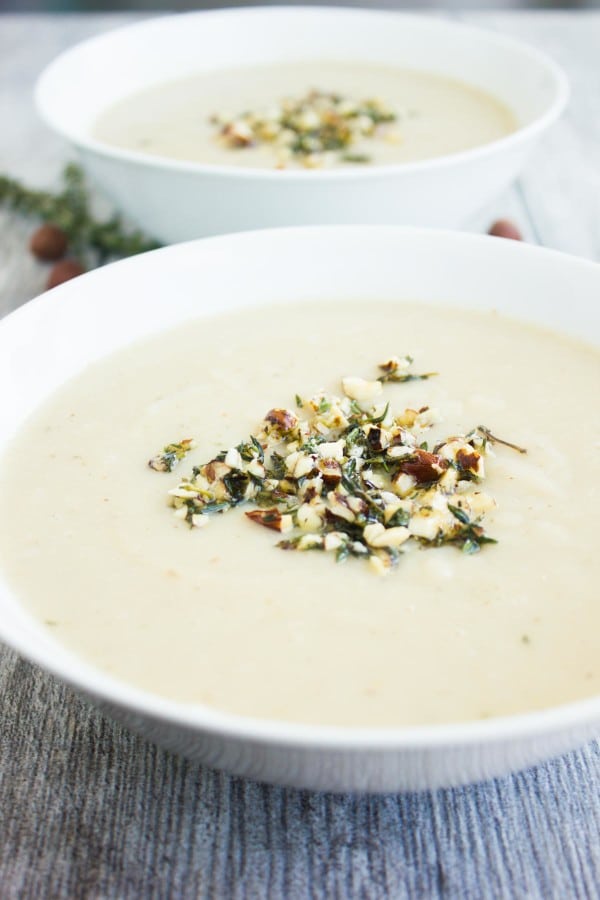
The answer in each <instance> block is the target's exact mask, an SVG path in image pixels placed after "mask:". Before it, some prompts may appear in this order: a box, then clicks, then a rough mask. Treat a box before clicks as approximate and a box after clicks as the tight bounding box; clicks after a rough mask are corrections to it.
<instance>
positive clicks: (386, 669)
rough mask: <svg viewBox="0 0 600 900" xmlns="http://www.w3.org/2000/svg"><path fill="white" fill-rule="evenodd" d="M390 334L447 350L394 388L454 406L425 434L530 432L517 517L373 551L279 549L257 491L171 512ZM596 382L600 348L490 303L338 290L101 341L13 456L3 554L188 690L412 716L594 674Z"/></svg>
mask: <svg viewBox="0 0 600 900" xmlns="http://www.w3.org/2000/svg"><path fill="white" fill-rule="evenodd" d="M394 353H396V354H404V353H410V354H412V356H413V357H414V365H413V369H414V371H415V372H417V371H418V372H421V373H429V372H436V373H438V374H437V375H435V376H432V377H430V378H428V379H427V380H423V381H414V382H413V381H410V382H408V383H398V384H386V385H384V386H383V389H382V393H381V394H380V396H379V400H382V401H385V402H389V403H390V404H391V405H392V406H393V407H394V409H396V410H404V409H406V408H410V409H414V410H416V411H418V410H422V409H423V408H424V407H425V406H428V407H429V409H430V410H433V409H435V410H437V413H436V416H435V417H433V418H432V421H434V422H435V424H433V426H432V427H431V428H429V429H428V430H427V429H426V435H425V436H426V439H427V441H428V446H429V448H430V449H431V447H434V446H435V445H436V442H437V441H438V440H440V438H442V439H443V438H444V437H445V436H448V435H459V434H460V435H464V434H466V433H467V432H469V431H470V430H471V429H472V428H474V427H475V426H478V425H485V426H487V427H488V428H489V429H491V430H492V431H493V432H494V433H495V434H496V435H498V436H500V437H502V438H503V439H505V440H507V441H510V442H514V443H515V444H518V445H520V446H522V447H523V448H526V449H527V453H526V454H523V453H519V452H517V451H516V450H514V449H512V448H510V447H507V446H505V445H502V444H494V445H493V447H492V449H493V455H492V454H491V453H490V455H489V456H488V457H487V458H486V463H485V464H486V477H485V480H484V482H483V485H482V486H483V488H484V489H485V491H486V492H488V493H489V494H490V495H491V496H493V498H494V499H495V501H496V503H497V507H495V508H494V509H492V510H491V511H490V512H488V514H487V515H486V517H485V529H486V533H487V534H489V535H490V536H492V537H493V538H495V539H496V540H497V541H498V543H496V544H489V545H485V546H482V548H481V550H480V552H478V553H473V554H469V553H465V552H461V551H460V550H459V549H457V547H456V546H450V545H448V546H442V547H438V548H428V549H424V548H420V547H419V545H418V544H416V543H414V544H413V543H410V544H406V545H405V548H403V547H401V548H400V551H401V552H400V555H399V560H398V564H397V566H396V568H395V569H393V570H392V571H391V572H390V573H389V574H388V575H387V576H385V577H380V576H379V575H378V574H376V573H375V572H374V571H373V569H372V567H371V566H370V565H369V564H368V563H366V562H364V561H363V560H362V559H354V558H349V559H346V560H345V561H343V562H339V563H336V562H335V560H334V557H333V555H332V554H329V553H324V552H323V553H319V552H310V553H300V552H286V551H283V550H281V549H279V548H278V547H277V546H276V545H277V543H278V541H279V540H280V538H281V535H278V534H276V533H275V532H274V531H272V530H270V529H268V528H261V527H259V526H257V524H256V523H255V522H253V521H251V520H250V519H249V518H248V517H247V516H246V515H244V509H245V507H244V506H240V507H237V508H234V509H231V510H229V511H228V512H226V513H224V514H218V513H217V514H214V515H212V516H211V521H210V524H209V525H208V526H207V527H203V528H195V527H190V526H189V525H188V524H187V523H186V522H185V521H182V520H181V519H180V518H178V517H177V515H175V514H174V509H173V507H172V506H169V499H170V497H169V494H168V492H169V491H170V490H172V489H174V488H175V487H176V486H177V485H178V483H179V482H180V481H181V479H182V477H184V476H186V475H188V474H189V473H190V471H191V469H192V466H194V465H197V466H199V465H201V464H202V463H203V462H206V461H208V460H210V459H211V458H212V457H213V456H214V455H215V454H216V453H217V452H218V451H220V450H222V449H227V448H231V447H233V446H234V445H237V444H238V443H239V442H240V441H241V440H246V439H247V438H248V435H249V434H250V433H253V432H254V433H256V430H257V427H258V423H259V422H260V421H261V420H262V419H263V417H264V415H265V413H266V412H267V410H270V409H271V408H273V407H286V406H289V407H290V408H291V409H294V408H295V400H294V398H295V395H296V394H300V397H310V396H312V395H313V394H315V392H318V391H319V389H325V390H326V391H327V392H333V393H337V394H339V393H340V391H341V387H340V376H347V375H352V376H358V377H362V378H366V379H368V378H372V377H373V375H374V374H375V373H376V372H377V368H376V363H378V362H380V361H381V360H383V359H387V358H388V357H389V356H390V355H391V354H394ZM599 384H600V358H599V354H598V352H597V351H596V350H594V349H592V348H590V347H587V346H585V345H583V344H580V343H577V342H575V341H572V340H570V339H565V338H563V337H560V336H558V335H555V334H552V333H550V332H546V331H543V330H541V329H537V328H535V327H529V326H523V325H520V324H517V323H515V322H513V321H510V320H506V319H504V318H503V317H501V316H499V315H498V314H495V313H486V314H478V313H468V312H461V311H458V310H451V309H450V310H449V309H443V308H439V309H437V308H433V307H427V306H424V305H416V304H393V305H392V304H383V303H377V302H372V303H369V304H355V303H348V304H344V305H340V304H335V303H322V304H318V305H307V304H299V305H291V306H287V307H278V308H263V309H255V310H253V311H248V312H238V313H233V314H228V315H226V316H222V317H215V318H213V319H201V320H197V321H193V322H190V323H189V324H186V325H185V326H183V327H179V328H177V329H176V330H173V331H170V332H168V333H164V334H162V335H160V336H159V337H156V338H153V339H151V340H148V341H147V342H143V343H139V344H136V345H135V346H132V347H130V348H128V349H126V350H123V351H119V352H118V353H116V354H114V355H113V356H111V357H109V358H106V359H105V360H102V361H101V362H99V363H97V364H94V365H92V366H90V367H89V368H88V369H87V370H86V371H85V372H83V373H82V374H81V375H79V376H78V377H77V378H75V379H74V380H73V381H71V382H70V383H68V384H66V385H65V386H64V387H63V388H62V389H60V390H59V391H58V392H57V393H56V395H55V396H53V397H52V398H51V399H50V400H49V401H47V402H46V403H45V404H44V405H43V407H42V408H41V409H40V410H39V411H38V412H37V413H36V414H35V415H34V417H33V418H32V419H31V420H30V421H29V422H28V424H27V425H26V426H25V427H24V428H23V429H22V430H21V432H20V433H19V434H18V436H17V437H16V439H15V440H14V442H13V443H12V445H11V446H10V448H9V450H8V452H7V453H6V454H5V456H4V458H3V460H2V473H3V478H2V482H1V484H0V531H1V533H2V535H3V539H2V544H1V548H0V554H1V562H2V567H3V569H4V571H5V572H6V574H7V577H8V579H9V581H10V582H12V584H13V585H14V588H15V589H16V590H17V591H18V594H19V596H20V597H21V598H22V599H23V602H24V603H25V604H27V606H28V607H29V608H30V609H31V610H32V611H33V612H34V613H35V615H36V616H37V617H38V618H39V619H40V620H41V621H42V622H43V623H45V627H46V628H47V629H48V631H49V632H51V633H52V635H54V636H55V637H56V639H57V640H59V641H61V642H64V644H66V645H68V646H69V647H70V648H72V649H73V650H74V651H76V652H77V653H79V654H81V656H82V657H85V658H86V659H87V660H89V661H90V662H91V663H94V664H95V665H96V666H98V667H99V668H100V669H102V670H104V671H106V672H108V673H110V674H111V675H113V676H116V677H118V678H120V679H124V680H126V681H128V682H131V683H133V684H135V685H138V686H139V687H141V688H145V689H147V690H149V691H153V692H156V693H157V694H161V695H166V696H168V697H170V698H174V699H177V700H179V701H184V702H188V703H198V704H208V705H210V706H214V707H216V708H218V709H220V710H227V711H230V712H234V713H241V714H243V715H249V716H260V717H269V718H275V719H285V720H291V721H297V722H310V723H324V724H332V725H334V724H335V725H353V726H357V725H359V726H394V725H411V724H412V725H414V724H424V723H440V722H454V721H462V720H472V719H481V718H486V717H489V716H498V715H505V714H513V713H520V712H524V711H526V710H534V709H541V708H544V707H548V706H550V705H554V704H560V703H565V702H567V701H572V700H576V699H579V698H583V697H587V696H590V695H593V694H595V693H598V692H599V691H600V663H599V659H600V598H599V597H598V583H599V580H600V554H598V552H597V549H596V546H595V535H596V533H597V532H598V528H599V527H600V489H599V487H598V485H599V483H600V479H599V477H598V476H599V471H598V448H599V445H600V417H599V416H598V391H597V389H598V385H599ZM299 399H300V398H299ZM300 402H303V401H302V400H301V399H300ZM298 414H299V415H301V414H302V410H299V411H298ZM182 438H194V439H195V441H196V446H195V447H194V449H192V450H191V451H190V452H189V453H188V454H187V455H186V457H185V458H184V459H182V460H181V462H179V464H178V466H177V468H176V469H175V470H174V471H171V472H169V471H164V472H160V471H154V470H152V469H151V468H150V467H149V466H148V459H149V458H150V457H152V456H153V454H154V453H156V451H158V450H160V449H161V448H162V447H164V446H165V445H166V444H168V443H169V442H171V441H180V440H181V439H182ZM171 500H172V498H171Z"/></svg>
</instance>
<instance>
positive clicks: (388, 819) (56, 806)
mask: <svg viewBox="0 0 600 900" xmlns="http://www.w3.org/2000/svg"><path fill="white" fill-rule="evenodd" d="M468 18H470V19H473V20H477V22H478V23H480V24H485V25H488V26H491V27H497V28H499V29H501V30H504V31H507V32H509V33H513V34H515V35H517V36H521V37H523V38H526V39H527V40H529V41H531V42H533V43H537V44H538V45H540V46H541V47H543V48H545V49H547V50H548V51H550V52H552V53H553V54H554V55H555V56H556V57H557V58H558V59H559V61H561V62H562V64H563V65H564V66H565V68H566V69H567V70H568V72H569V74H570V77H571V79H572V83H573V89H574V95H573V100H572V103H571V107H570V110H569V114H568V116H567V117H566V118H565V120H564V121H563V122H562V123H560V124H559V125H557V126H556V128H555V129H554V131H553V133H552V134H551V135H549V136H548V138H547V139H546V140H545V141H544V145H543V147H542V148H541V150H540V152H539V153H538V154H537V155H536V158H535V160H533V161H532V164H531V165H530V167H529V168H528V170H527V172H526V174H525V176H524V177H523V178H522V179H521V181H520V183H519V184H518V185H517V186H516V187H515V188H513V189H512V190H511V191H509V192H507V193H506V194H505V195H504V196H503V197H501V198H499V199H498V200H497V201H495V202H494V203H493V204H491V205H490V206H488V207H487V208H486V209H485V210H483V211H482V212H481V213H480V215H479V216H478V217H476V219H475V220H473V222H472V223H470V227H471V228H472V229H473V230H483V229H485V228H486V227H487V226H488V225H489V223H490V222H491V221H492V220H493V219H494V218H496V217H497V216H500V215H503V216H512V217H513V218H515V220H516V221H517V222H518V223H519V224H520V226H521V228H522V229H523V230H524V233H525V235H526V237H527V238H528V239H529V240H538V241H540V242H542V243H545V244H548V245H550V246H554V247H557V248H559V249H563V250H568V251H570V252H574V253H579V254H581V255H585V256H588V257H591V258H596V259H597V258H600V191H599V190H598V187H599V186H600V175H599V172H600V169H599V162H598V159H599V152H598V151H599V150H600V115H599V113H600V109H599V104H600V91H599V90H598V88H599V86H600V85H599V77H600V76H599V72H600V69H599V67H598V54H599V51H600V16H598V15H591V14H586V15H585V16H584V15H565V14H560V15H559V14H556V15H555V14H522V15H519V14H486V15H483V14H481V15H475V14H470V15H469V16H468ZM124 19H125V17H121V16H104V15H103V16H64V17H44V16H34V17H19V16H11V17H4V18H2V17H0V122H2V123H3V125H4V127H3V128H2V131H1V136H0V170H2V171H5V170H8V171H11V172H13V173H14V174H15V175H18V176H21V177H24V178H27V179H28V180H30V181H32V182H34V183H38V184H40V185H41V184H49V183H51V181H52V180H53V179H55V178H56V177H57V175H58V172H59V170H60V167H61V166H62V163H63V161H64V159H65V158H66V150H65V148H64V147H63V146H62V145H61V142H60V141H59V140H58V139H56V138H54V137H53V136H51V135H50V134H49V133H48V132H47V131H46V130H45V129H44V128H43V127H42V126H41V124H40V123H39V122H38V121H37V119H36V117H35V113H34V110H33V107H32V104H31V99H30V94H31V86H32V83H33V80H34V78H35V76H36V74H37V72H38V71H39V70H40V69H41V68H42V67H43V65H44V64H45V63H46V62H47V61H48V60H49V59H50V58H52V57H53V56H54V55H55V54H56V53H57V52H59V50H61V49H62V48H63V47H66V46H68V45H69V44H71V43H73V42H75V41H76V40H79V39H80V38H82V37H85V36H87V35H91V34H94V33H97V32H98V31H100V30H102V29H105V28H108V27H113V26H114V24H116V23H117V22H121V21H124ZM6 123H10V127H8V128H6ZM27 232H28V229H27V226H25V225H24V224H23V223H18V222H17V221H16V220H15V219H14V218H13V217H8V216H6V215H4V214H2V215H1V216H0V314H4V313H6V312H8V311H9V310H10V309H12V308H14V307H15V306H17V305H18V304H19V303H21V302H23V301H24V300H26V299H27V298H28V297H30V296H32V295H33V294H34V293H36V292H37V291H38V290H40V288H41V287H42V285H43V282H44V278H45V269H44V267H43V266H41V265H39V264H37V263H35V262H34V261H32V260H31V259H30V257H29V256H28V254H27V252H26V250H25V249H24V243H25V240H26V236H27ZM0 697H1V699H2V706H1V709H0V898H1V900H5V898H6V900H13V898H14V900H17V898H18V900H22V898H32V900H33V898H35V900H38V898H45V897H51V898H98V900H100V898H102V900H104V898H115V900H116V898H119V900H121V898H146V897H151V898H154V897H156V898H169V897H181V898H188V897H189V898H195V897H202V898H220V897H232V898H245V900H255V898H263V897H268V898H280V897H281V898H291V900H295V898H307V900H308V898H341V900H343V898H349V897H357V898H374V900H379V898H393V900H403V898H473V900H482V898H510V897H518V898H524V897H527V898H533V900H537V898H540V900H542V898H543V900H551V898H556V900H563V898H571V897H575V898H584V897H586V898H587V897H590V898H591V897H597V896H598V890H599V888H598V886H599V885H600V747H599V746H598V744H591V745H589V746H587V747H585V748H583V749H582V750H581V751H579V752H577V753H573V754H570V755H568V756H566V757H564V758H562V759H560V760H557V761H554V762H552V763H548V764H547V765H544V766H539V767H537V768H536V769H533V770H531V771H529V772H525V773H520V774H517V775H514V776H513V777H510V778H506V779H503V780H499V781H497V782H492V783H487V784H484V785H479V786H475V787H471V788H465V789H460V790H458V789H457V790H450V791H439V792H436V793H433V794H423V795H404V796H386V797H380V798H369V797H366V798H357V797H352V796H333V795H322V794H314V793H308V792H300V791H292V790H284V789H281V788H271V787H266V786H263V785H258V784H254V783H252V782H248V781H243V780H240V779H234V778H230V777H228V776H226V775H223V774H221V773H217V772H214V771H211V770H208V769H204V768H198V767H195V766H193V765H191V764H190V763H188V762H186V761H185V760H183V759H180V758H177V757H174V756H171V755H169V754H167V753H165V752H163V751H161V750H159V749H158V748H156V747H154V746H153V745H151V744H148V743H147V742H145V741H143V740H141V739H140V738H137V737H135V736H134V735H132V734H130V733H129V732H127V731H125V730H124V729H122V728H121V727H119V726H118V725H116V724H114V723H112V722H110V721H108V720H107V719H105V718H103V717H102V716H101V715H100V714H99V713H98V712H97V711H96V710H94V709H92V708H91V707H89V706H88V705H87V704H86V703H85V702H84V701H82V700H81V699H80V698H78V697H77V696H76V695H74V694H73V693H72V692H71V691H70V690H69V689H68V688H66V687H64V686H62V685H60V684H59V683H58V682H56V681H55V680H54V679H53V678H50V677H49V676H47V675H46V674H44V673H43V672H41V671H40V670H39V669H37V668H35V667H33V666H31V665H29V664H28V663H26V662H24V661H22V660H19V659H18V658H17V657H16V656H15V654H14V653H12V651H10V650H8V649H7V648H2V647H0Z"/></svg>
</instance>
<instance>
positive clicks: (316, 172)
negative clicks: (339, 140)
mask: <svg viewBox="0 0 600 900" xmlns="http://www.w3.org/2000/svg"><path fill="white" fill-rule="evenodd" d="M290 13H292V14H295V15H306V16H318V15H320V14H329V15H336V16H338V17H345V18H358V17H369V18H372V19H379V21H381V22H382V23H383V22H384V20H385V19H388V20H389V19H390V18H393V19H395V20H398V19H400V18H401V19H402V20H403V21H413V22H415V21H416V22H419V23H422V22H427V21H429V22H435V23H436V24H437V25H441V26H442V27H444V26H446V27H447V28H448V29H449V30H451V31H461V32H462V33H463V34H471V35H472V36H473V39H474V41H477V40H479V41H481V40H484V41H487V42H488V43H491V44H495V45H496V46H497V47H501V48H504V49H506V50H507V51H509V52H510V51H511V50H513V51H516V52H519V53H521V54H523V55H525V56H528V57H529V58H530V60H531V61H533V62H535V63H537V65H538V66H539V67H540V70H545V71H546V73H547V74H548V75H550V77H551V78H552V79H553V84H554V98H553V100H552V102H551V103H550V105H549V106H548V108H547V109H546V110H545V111H543V112H542V113H540V114H539V115H538V116H537V117H536V118H534V119H533V120H532V121H531V122H529V123H528V124H526V125H522V126H518V127H517V128H516V129H515V131H513V132H511V133H510V134H508V135H505V136H504V137H501V138H497V139H496V140H493V141H488V142H487V143H485V144H479V145H476V146H474V147H470V148H468V149H467V150H460V151H457V152H455V153H447V154H443V155H441V156H434V157H431V158H429V159H423V160H417V161H414V162H405V163H392V164H387V165H381V166H380V165H376V166H373V167H372V168H368V167H362V168H361V167H360V166H348V168H347V169H346V168H344V169H342V168H341V167H340V168H332V169H325V170H324V169H310V170H309V169H276V168H272V169H271V168H268V169H261V168H256V169H254V168H251V167H244V166H237V165H229V164H227V165H225V164H213V163H202V162H194V161H191V160H179V159H171V158H170V157H167V156H159V155H156V156H153V155H151V154H149V153H142V152H138V151H135V150H128V149H125V148H122V147H117V146H113V145H111V144H109V143H106V142H104V141H101V140H98V139H95V138H93V137H91V135H89V134H81V133H78V132H77V129H74V128H72V127H69V125H68V124H67V125H65V124H64V120H63V119H61V118H60V116H55V115H53V114H52V113H50V112H49V111H48V109H47V108H46V104H45V99H44V97H45V94H46V91H47V84H48V82H49V81H50V80H51V78H52V77H53V76H54V75H55V72H56V71H57V70H59V69H60V67H61V66H63V65H64V64H65V63H68V62H69V60H70V58H71V56H73V55H75V54H76V53H80V52H81V51H82V50H83V49H85V48H86V47H88V48H89V47H92V46H96V45H99V44H102V43H108V42H110V40H111V38H112V37H113V36H114V35H117V34H120V35H121V34H127V33H128V32H132V31H140V30H142V31H143V30H144V29H145V28H147V27H149V28H153V27H155V23H157V22H159V21H161V22H164V21H167V20H171V21H174V20H178V21H181V22H185V20H186V19H189V18H190V17H193V18H199V17H203V19H202V20H206V19H220V18H224V19H231V20H232V21H234V20H235V19H236V18H241V17H244V18H252V17H254V16H267V17H268V16H271V15H275V16H280V15H282V14H290ZM170 80H172V79H170ZM149 86H150V85H148V87H149ZM126 96H128V95H127V94H125V95H124V96H123V98H122V99H124V98H125V97H126ZM569 96H570V87H569V81H568V79H567V76H566V73H565V71H564V70H563V69H562V67H561V66H560V65H559V64H558V63H557V62H555V60H554V59H552V57H550V56H548V55H547V54H546V53H544V52H542V51H541V50H538V49H537V47H533V46H532V45H530V44H528V43H527V42H526V41H522V40H520V39H518V38H514V37H512V36H509V35H506V34H504V33H503V32H496V31H494V30H492V29H487V28H481V27H479V26H477V25H471V24H467V23H463V22H456V21H453V20H448V19H444V18H442V17H439V16H438V17H436V16H433V17H429V16H423V15H419V14H415V13H411V12H403V11H395V10H386V9H368V8H359V7H336V6H280V5H275V6H244V7H227V8H225V9H216V10H194V11H190V12H185V13H179V14H177V13H176V14H174V15H164V16H152V17H150V18H148V19H144V20H142V21H141V22H133V23H130V24H127V25H123V26H121V27H118V28H113V29H110V30H109V31H106V32H103V33H102V34H99V35H95V36H93V37H91V38H88V39H86V40H84V41H80V42H78V43H77V44H75V45H74V46H72V47H69V48H68V49H66V50H64V51H63V52H62V53H60V54H59V55H58V56H57V57H56V58H55V59H53V60H52V61H51V62H50V63H49V64H48V65H47V66H46V67H45V68H44V69H43V70H42V72H41V73H40V75H39V76H38V78H37V81H36V83H35V86H34V102H35V106H36V109H37V111H38V114H39V115H40V117H41V118H42V120H43V121H44V122H45V124H46V125H47V126H48V127H49V128H51V129H52V130H53V131H55V132H57V133H58V134H60V135H61V136H62V137H63V138H65V139H67V140H68V141H70V142H71V143H73V144H74V145H75V146H76V147H77V148H78V149H81V150H84V151H87V152H89V153H93V154H95V155H97V156H100V157H104V158H107V159H111V160H116V161H121V162H125V163H133V164H135V165H138V166H141V167H142V168H149V169H152V168H154V169H159V170H164V171H169V172H182V173H183V172H187V173H191V174H198V175H205V176H210V175H213V176H221V177H228V178H232V179H249V180H252V181H257V180H258V181H272V180H278V181H281V182H283V183H285V182H288V181H291V182H297V181H299V182H303V181H305V180H306V179H309V180H310V181H315V182H319V181H329V180H333V181H342V182H343V181H354V180H361V181H362V180H364V179H372V178H375V179H376V178H384V177H386V176H392V175H403V174H406V175H410V174H413V173H417V174H418V173H421V172H424V173H426V172H428V171H432V170H433V171H435V170H437V169H443V168H445V167H448V166H452V165H461V164H469V163H471V162H474V161H478V160H480V159H486V158H487V157H489V156H492V155H494V154H496V153H499V152H503V151H505V150H506V151H510V150H512V149H513V148H515V147H518V146H519V145H520V144H522V143H527V142H528V141H530V140H531V139H533V138H534V137H535V136H536V135H538V134H539V133H540V132H542V131H544V130H545V129H546V128H548V127H549V126H550V125H551V124H552V123H553V122H554V121H556V119H558V117H559V116H560V115H561V113H562V112H563V110H564V109H565V107H566V105H567V102H568V100H569Z"/></svg>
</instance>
